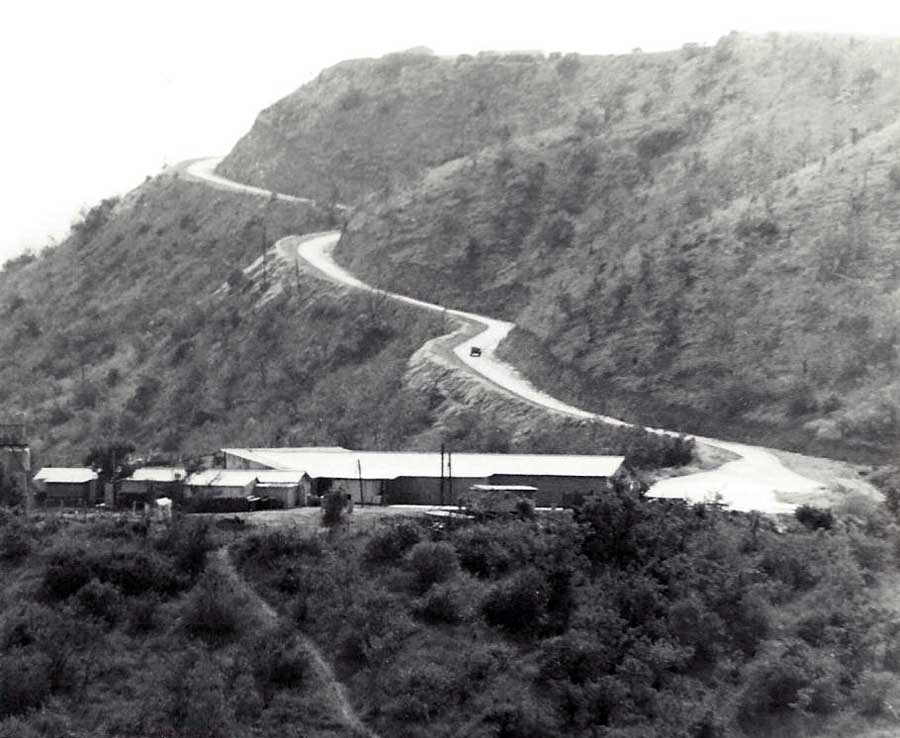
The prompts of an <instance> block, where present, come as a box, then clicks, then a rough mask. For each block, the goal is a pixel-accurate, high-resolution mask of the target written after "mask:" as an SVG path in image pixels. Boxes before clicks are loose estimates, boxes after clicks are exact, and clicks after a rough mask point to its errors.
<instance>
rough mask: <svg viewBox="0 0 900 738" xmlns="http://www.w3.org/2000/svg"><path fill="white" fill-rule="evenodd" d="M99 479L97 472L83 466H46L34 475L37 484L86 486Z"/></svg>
mask: <svg viewBox="0 0 900 738" xmlns="http://www.w3.org/2000/svg"><path fill="white" fill-rule="evenodd" d="M96 478H97V472H95V471H94V470H93V469H88V468H86V467H82V466H45V467H44V468H43V469H41V470H40V471H39V472H38V473H37V474H35V475H34V480H35V481H36V482H49V483H50V484H54V483H56V484H84V483H85V482H90V481H93V480H94V479H96Z"/></svg>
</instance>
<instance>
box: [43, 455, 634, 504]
mask: <svg viewBox="0 0 900 738" xmlns="http://www.w3.org/2000/svg"><path fill="white" fill-rule="evenodd" d="M217 456H218V465H217V466H216V467H214V468H208V469H203V470H200V471H195V472H193V473H190V474H189V473H188V472H187V470H186V469H184V468H183V467H145V468H142V469H138V470H137V471H135V472H134V473H133V474H132V475H131V476H130V477H128V478H126V479H123V480H121V481H120V482H119V483H118V484H117V485H116V488H115V489H114V490H113V489H107V490H101V489H100V487H99V482H98V479H97V474H96V473H95V472H94V471H93V470H91V469H82V468H67V467H66V468H61V467H45V468H43V469H41V470H40V472H39V473H38V474H37V475H36V476H35V478H34V481H35V486H36V489H38V490H39V492H40V494H41V495H42V496H43V497H42V499H43V500H44V501H45V504H47V505H51V506H52V505H53V504H59V505H63V504H82V505H83V504H99V503H101V502H105V503H107V504H115V505H117V506H126V507H127V506H130V505H131V504H133V503H146V502H149V501H152V500H153V499H156V498H159V497H170V498H175V499H178V500H179V501H182V502H183V503H184V505H185V507H187V508H189V509H190V508H192V507H193V508H195V509H205V510H222V511H226V510H234V509H248V508H252V507H254V506H267V507H282V508H288V507H297V506H302V505H306V504H310V503H312V502H314V501H317V500H318V499H319V498H320V497H321V496H322V495H324V494H326V493H328V492H329V491H330V490H332V489H335V488H338V487H340V488H341V489H342V490H343V491H344V492H345V494H347V495H348V496H350V497H351V498H352V499H353V501H354V502H356V503H358V504H363V505H385V504H414V505H415V504H417V505H456V504H459V503H460V502H461V501H462V500H463V499H464V498H465V497H466V495H468V494H469V493H470V491H471V490H472V489H473V488H477V489H482V490H484V489H488V490H489V489H497V490H501V489H503V488H520V489H521V490H524V491H527V494H528V496H529V497H532V498H533V500H534V503H535V504H536V505H537V506H546V507H552V506H560V505H566V504H571V503H572V502H573V501H575V500H576V499H578V498H581V497H584V496H586V495H589V494H591V493H596V492H603V491H605V490H608V489H609V488H610V487H611V485H612V484H613V483H614V482H615V481H616V480H617V479H625V478H627V477H628V472H627V470H626V468H625V467H624V465H623V461H624V458H623V457H621V456H585V455H559V454H479V453H453V454H445V453H438V452H431V453H427V452H426V453H416V452H386V451H352V450H349V449H345V448H338V447H303V448H226V449H223V450H222V452H221V453H220V454H218V455H217ZM113 494H114V495H115V498H114V499H113V498H112V495H113Z"/></svg>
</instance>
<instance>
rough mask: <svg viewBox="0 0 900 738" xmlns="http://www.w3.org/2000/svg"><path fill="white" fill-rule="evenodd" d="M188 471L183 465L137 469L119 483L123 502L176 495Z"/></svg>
mask: <svg viewBox="0 0 900 738" xmlns="http://www.w3.org/2000/svg"><path fill="white" fill-rule="evenodd" d="M186 476H187V472H186V471H185V469H184V467H181V466H145V467H142V468H140V469H135V471H134V472H133V473H132V475H131V476H130V477H127V478H126V479H123V480H122V481H121V482H120V483H119V500H120V502H121V503H122V504H125V505H130V504H131V503H132V502H144V503H149V502H152V501H153V500H155V499H156V498H157V497H176V496H177V495H178V492H179V491H180V488H181V486H182V485H183V484H184V480H185V478H186Z"/></svg>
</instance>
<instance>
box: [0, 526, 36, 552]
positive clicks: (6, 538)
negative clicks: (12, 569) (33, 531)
mask: <svg viewBox="0 0 900 738" xmlns="http://www.w3.org/2000/svg"><path fill="white" fill-rule="evenodd" d="M30 551H31V541H30V539H29V536H28V533H27V531H26V530H25V528H24V526H22V525H21V524H20V523H18V522H13V523H9V524H7V525H4V526H3V529H2V530H0V560H3V561H21V560H22V559H24V558H25V557H26V556H28V554H29V553H30Z"/></svg>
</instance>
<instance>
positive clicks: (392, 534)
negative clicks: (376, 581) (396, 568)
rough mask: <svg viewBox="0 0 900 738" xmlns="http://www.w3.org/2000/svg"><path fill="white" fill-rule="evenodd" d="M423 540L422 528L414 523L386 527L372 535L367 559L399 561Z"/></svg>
mask: <svg viewBox="0 0 900 738" xmlns="http://www.w3.org/2000/svg"><path fill="white" fill-rule="evenodd" d="M421 538H422V529H421V527H420V526H419V525H417V524H416V523H414V522H412V521H408V520H403V521H400V522H399V523H395V524H393V525H388V526H385V527H384V528H380V529H379V530H377V531H375V532H374V533H373V534H372V537H371V538H370V539H369V541H368V543H367V544H366V553H365V557H366V559H367V560H368V561H376V562H386V561H397V560H399V559H401V558H403V554H405V553H406V552H407V551H408V550H409V549H410V548H412V547H413V546H414V545H415V544H417V543H418V542H419V541H420V540H421Z"/></svg>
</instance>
